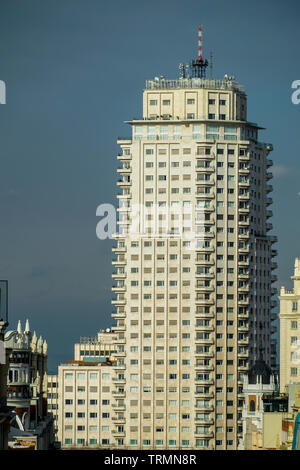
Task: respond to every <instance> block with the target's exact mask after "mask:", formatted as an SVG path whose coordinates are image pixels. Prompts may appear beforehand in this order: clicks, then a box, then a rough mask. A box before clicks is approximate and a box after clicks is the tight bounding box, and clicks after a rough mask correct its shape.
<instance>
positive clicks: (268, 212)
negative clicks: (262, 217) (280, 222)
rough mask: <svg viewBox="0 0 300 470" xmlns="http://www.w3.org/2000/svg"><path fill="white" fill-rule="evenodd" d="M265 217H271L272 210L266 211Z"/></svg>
mask: <svg viewBox="0 0 300 470" xmlns="http://www.w3.org/2000/svg"><path fill="white" fill-rule="evenodd" d="M266 217H267V219H268V218H270V217H273V211H266Z"/></svg>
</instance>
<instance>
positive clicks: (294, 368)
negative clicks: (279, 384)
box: [291, 367, 298, 376]
mask: <svg viewBox="0 0 300 470" xmlns="http://www.w3.org/2000/svg"><path fill="white" fill-rule="evenodd" d="M297 372H298V369H297V367H292V368H291V375H293V376H295V375H297Z"/></svg>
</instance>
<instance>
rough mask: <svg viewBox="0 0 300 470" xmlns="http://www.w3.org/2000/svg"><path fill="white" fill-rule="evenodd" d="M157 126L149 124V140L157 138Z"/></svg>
mask: <svg viewBox="0 0 300 470" xmlns="http://www.w3.org/2000/svg"><path fill="white" fill-rule="evenodd" d="M155 131H156V129H155V126H148V140H155V137H156V134H155Z"/></svg>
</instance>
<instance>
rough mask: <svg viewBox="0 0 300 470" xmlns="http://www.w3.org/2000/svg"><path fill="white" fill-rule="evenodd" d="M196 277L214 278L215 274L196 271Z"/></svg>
mask: <svg viewBox="0 0 300 470" xmlns="http://www.w3.org/2000/svg"><path fill="white" fill-rule="evenodd" d="M195 276H196V277H198V278H201V279H214V277H215V275H214V274H213V273H201V272H198V271H196V274H195Z"/></svg>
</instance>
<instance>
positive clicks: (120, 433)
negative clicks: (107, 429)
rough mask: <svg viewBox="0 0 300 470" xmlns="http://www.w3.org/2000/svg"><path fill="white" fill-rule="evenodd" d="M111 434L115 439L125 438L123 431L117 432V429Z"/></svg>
mask: <svg viewBox="0 0 300 470" xmlns="http://www.w3.org/2000/svg"><path fill="white" fill-rule="evenodd" d="M112 433H113V435H114V436H115V437H125V431H118V430H117V429H113V430H112Z"/></svg>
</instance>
